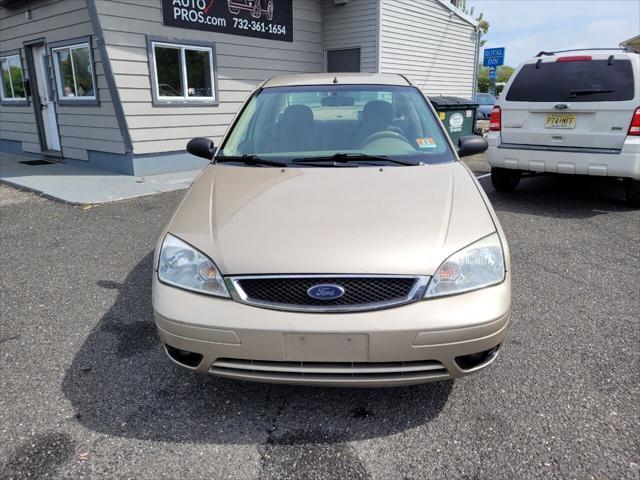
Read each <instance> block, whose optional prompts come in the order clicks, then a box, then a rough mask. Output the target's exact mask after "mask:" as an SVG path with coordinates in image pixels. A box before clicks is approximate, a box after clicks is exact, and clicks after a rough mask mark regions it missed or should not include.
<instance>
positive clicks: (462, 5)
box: [454, 0, 491, 47]
mask: <svg viewBox="0 0 640 480" xmlns="http://www.w3.org/2000/svg"><path fill="white" fill-rule="evenodd" d="M454 5H456V6H457V7H458V9H459V10H461V11H462V12H463V13H464V14H465V15H469V16H470V17H473V13H474V9H473V7H471V8H467V0H459V1H458V3H457V4H454ZM476 22H478V31H479V33H480V46H481V47H484V44H485V43H487V41H486V40H482V36H483V35H486V34H487V32H488V31H489V27H490V26H491V24H490V23H489V22H487V21H486V20H485V19H484V14H483V13H482V12H480V15H478V16H477V17H476Z"/></svg>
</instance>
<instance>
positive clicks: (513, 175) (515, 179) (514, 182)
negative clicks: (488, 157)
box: [491, 167, 521, 192]
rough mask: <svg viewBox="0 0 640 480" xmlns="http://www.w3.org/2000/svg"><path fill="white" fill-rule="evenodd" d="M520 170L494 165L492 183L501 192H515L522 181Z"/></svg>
mask: <svg viewBox="0 0 640 480" xmlns="http://www.w3.org/2000/svg"><path fill="white" fill-rule="evenodd" d="M520 175H521V174H520V170H511V169H509V168H500V167H492V168H491V184H492V185H493V188H495V189H496V190H498V191H499V192H513V191H514V190H515V189H516V187H517V186H518V184H519V183H520Z"/></svg>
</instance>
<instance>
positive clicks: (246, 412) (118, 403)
mask: <svg viewBox="0 0 640 480" xmlns="http://www.w3.org/2000/svg"><path fill="white" fill-rule="evenodd" d="M151 262H152V254H149V255H147V256H146V257H145V258H144V259H143V260H142V261H141V262H140V263H139V264H138V265H136V267H135V268H134V269H133V270H132V271H131V272H130V273H129V275H128V277H127V279H126V281H125V283H124V284H123V285H119V284H118V283H115V282H112V281H108V280H105V281H102V282H99V286H101V287H103V288H110V289H115V288H117V289H118V290H119V294H118V297H117V300H116V302H115V304H114V305H113V306H112V307H111V308H110V309H109V311H108V312H107V313H106V315H105V316H104V317H103V318H102V319H101V320H100V321H99V322H98V324H97V325H96V326H95V328H94V329H93V330H92V332H91V333H90V334H89V336H88V337H87V339H86V341H85V342H84V344H83V345H82V346H81V348H80V350H79V351H78V353H77V354H76V355H75V357H74V360H73V362H72V364H71V366H70V367H69V369H68V370H67V372H66V374H65V377H64V380H63V385H62V389H63V392H64V394H65V396H66V397H67V398H68V399H69V401H70V402H71V404H72V405H73V408H74V409H75V412H76V419H77V421H78V422H80V424H82V425H83V426H85V427H86V428H89V429H91V430H94V431H97V432H100V433H104V434H108V435H115V436H120V437H127V438H137V439H144V440H156V441H158V440H159V441H169V442H206V443H218V444H251V443H261V444H263V443H264V444H265V445H272V446H273V447H269V448H279V447H277V446H278V445H291V444H298V443H305V444H315V445H323V444H338V443H342V442H345V441H349V440H355V439H362V438H376V437H381V436H386V435H390V434H393V433H398V432H401V431H404V430H406V429H410V428H413V427H416V426H419V425H423V424H425V423H426V422H429V421H430V420H432V419H433V418H435V417H436V416H437V415H438V414H439V413H440V411H441V410H442V408H443V407H444V405H445V404H446V402H447V399H448V397H449V395H450V393H451V391H452V388H453V382H452V381H449V382H441V383H434V384H427V385H421V386H416V387H405V388H390V389H337V388H316V387H297V386H282V385H266V384H258V383H245V382H239V381H232V380H225V379H218V378H215V377H206V376H200V375H195V374H193V373H191V372H189V371H187V370H183V369H181V368H180V367H178V366H176V365H174V364H173V363H172V362H171V361H170V360H169V359H168V358H166V356H165V353H164V351H163V349H162V348H161V345H160V342H159V340H158V338H157V336H156V332H155V326H154V322H153V312H152V308H151V281H150V279H151V272H152V269H151Z"/></svg>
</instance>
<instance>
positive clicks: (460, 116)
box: [429, 97, 478, 145]
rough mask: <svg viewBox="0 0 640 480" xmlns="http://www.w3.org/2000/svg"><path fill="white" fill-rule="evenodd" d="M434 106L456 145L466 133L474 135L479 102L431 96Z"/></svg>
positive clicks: (430, 99)
mask: <svg viewBox="0 0 640 480" xmlns="http://www.w3.org/2000/svg"><path fill="white" fill-rule="evenodd" d="M429 101H430V102H431V104H432V105H433V108H435V109H436V111H437V112H438V117H440V121H441V122H442V124H443V125H444V128H445V130H446V131H447V133H448V134H449V137H451V141H452V142H453V144H454V145H457V144H458V139H459V138H460V137H463V136H465V135H473V134H474V130H475V125H476V110H477V109H478V104H477V103H474V102H473V101H471V100H468V99H466V98H460V97H429Z"/></svg>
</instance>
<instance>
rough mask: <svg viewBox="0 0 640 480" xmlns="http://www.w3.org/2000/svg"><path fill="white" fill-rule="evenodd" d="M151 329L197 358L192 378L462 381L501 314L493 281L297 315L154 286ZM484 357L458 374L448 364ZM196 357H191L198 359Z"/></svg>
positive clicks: (504, 313) (500, 335)
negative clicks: (352, 309) (460, 290)
mask: <svg viewBox="0 0 640 480" xmlns="http://www.w3.org/2000/svg"><path fill="white" fill-rule="evenodd" d="M153 309H154V315H155V320H156V326H157V328H158V333H159V335H160V338H161V340H162V342H163V343H164V344H165V346H166V347H167V353H170V355H169V356H170V358H172V359H173V360H174V361H176V362H177V363H179V364H180V365H182V366H187V365H185V364H184V362H182V361H179V359H176V356H175V355H172V354H171V352H174V353H175V351H176V350H180V351H186V352H193V353H195V354H197V357H198V361H197V363H196V364H193V366H191V367H188V368H191V369H192V370H194V371H196V372H199V373H211V374H214V375H219V376H224V377H229V378H237V379H244V380H253V381H265V382H273V383H292V384H311V385H333V386H372V387H373V386H393V385H407V384H416V383H424V382H429V381H436V380H446V379H450V378H456V377H462V376H464V375H468V374H470V373H473V372H475V371H477V370H480V369H481V368H483V367H485V366H487V365H488V364H490V363H491V362H492V361H493V360H494V359H495V358H496V355H497V349H494V347H497V346H499V345H500V344H501V343H502V341H503V339H504V337H505V333H506V329H507V325H508V322H509V318H510V314H511V279H510V275H509V274H507V277H506V279H505V281H504V282H502V283H501V284H499V285H496V286H493V287H489V288H484V289H481V290H477V291H474V292H469V293H464V294H459V295H452V296H449V297H443V298H438V299H429V300H424V301H419V302H415V303H412V304H408V305H403V306H399V307H396V308H389V309H386V310H378V311H369V312H358V313H297V312H283V311H277V310H270V309H264V308H258V307H252V306H248V305H244V304H241V303H238V302H234V301H232V300H226V299H219V298H214V297H209V296H206V295H200V294H196V293H191V292H187V291H184V290H181V289H178V288H174V287H171V286H168V285H165V284H163V283H161V282H159V281H158V279H157V275H156V274H155V272H154V279H153ZM487 351H490V353H489V354H488V355H487V356H486V358H483V359H482V361H481V362H479V363H477V364H475V365H473V366H472V367H469V368H461V366H460V362H457V361H456V358H458V357H461V356H466V355H471V354H476V353H478V352H487ZM200 356H201V358H200Z"/></svg>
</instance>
